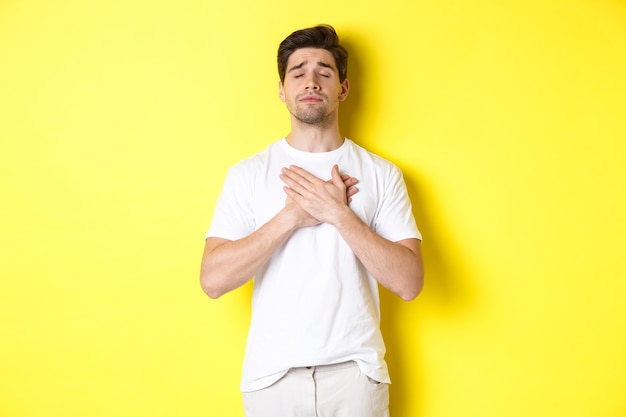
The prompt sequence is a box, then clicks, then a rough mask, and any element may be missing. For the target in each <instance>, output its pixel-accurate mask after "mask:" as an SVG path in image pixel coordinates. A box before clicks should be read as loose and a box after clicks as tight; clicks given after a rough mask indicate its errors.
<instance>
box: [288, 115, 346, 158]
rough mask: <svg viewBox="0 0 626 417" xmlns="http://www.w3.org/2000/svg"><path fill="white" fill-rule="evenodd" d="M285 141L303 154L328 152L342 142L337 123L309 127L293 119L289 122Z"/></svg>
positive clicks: (342, 138)
mask: <svg viewBox="0 0 626 417" xmlns="http://www.w3.org/2000/svg"><path fill="white" fill-rule="evenodd" d="M285 139H287V143H289V145H290V146H291V147H293V148H295V149H298V150H300V151H303V152H330V151H334V150H335V149H337V148H339V147H340V146H341V145H343V142H344V137H343V135H342V134H341V132H340V131H339V125H338V124H337V123H331V124H330V125H309V124H306V123H302V122H300V121H298V120H296V119H294V118H292V121H291V132H290V133H289V134H288V135H287V136H285Z"/></svg>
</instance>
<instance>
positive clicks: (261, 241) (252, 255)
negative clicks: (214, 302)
mask: <svg viewBox="0 0 626 417" xmlns="http://www.w3.org/2000/svg"><path fill="white" fill-rule="evenodd" d="M293 230H294V227H293V225H292V223H290V222H289V221H288V218H287V216H286V215H285V213H284V210H283V211H281V212H280V213H279V214H277V215H276V216H275V217H274V218H273V219H272V220H270V221H269V222H268V223H266V224H264V225H263V226H261V227H260V228H259V229H258V230H257V231H255V232H254V233H252V234H250V235H249V236H247V237H245V238H243V239H239V240H233V241H230V240H226V239H217V238H208V239H207V241H206V244H205V249H204V254H203V257H202V266H201V270H200V283H201V285H202V289H203V290H204V292H205V293H206V294H207V295H208V296H209V297H211V298H218V297H220V296H221V295H223V294H225V293H227V292H229V291H232V290H234V289H236V288H239V287H240V286H242V285H243V284H245V283H246V282H248V281H249V280H250V279H251V278H252V277H253V276H254V274H255V273H256V272H257V271H258V270H259V268H261V267H262V266H263V264H265V262H267V261H268V259H269V258H270V257H271V256H272V254H273V253H274V252H275V251H276V249H277V248H278V247H279V246H280V245H281V244H282V243H283V242H285V241H286V240H287V239H288V238H289V236H291V234H292V233H293Z"/></svg>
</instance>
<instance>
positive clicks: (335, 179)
mask: <svg viewBox="0 0 626 417" xmlns="http://www.w3.org/2000/svg"><path fill="white" fill-rule="evenodd" d="M330 175H331V178H332V180H333V183H334V184H335V185H339V184H343V180H342V179H341V175H340V174H339V165H337V164H335V165H333V168H332V169H331V171H330Z"/></svg>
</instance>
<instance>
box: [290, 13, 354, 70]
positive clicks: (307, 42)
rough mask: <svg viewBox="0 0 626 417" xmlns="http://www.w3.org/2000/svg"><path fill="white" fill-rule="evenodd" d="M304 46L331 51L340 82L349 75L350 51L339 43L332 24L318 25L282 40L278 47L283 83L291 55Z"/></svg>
mask: <svg viewBox="0 0 626 417" xmlns="http://www.w3.org/2000/svg"><path fill="white" fill-rule="evenodd" d="M302 48H319V49H325V50H327V51H328V52H330V53H331V54H332V56H333V57H334V58H335V65H336V66H337V72H338V73H339V82H344V80H345V79H346V77H347V76H348V51H347V50H346V48H344V47H343V46H341V45H340V44H339V37H338V36H337V32H335V29H334V28H333V27H332V26H330V25H318V26H315V27H312V28H308V29H301V30H297V31H295V32H293V33H292V34H291V35H289V36H287V37H286V38H285V40H283V41H282V42H281V44H280V46H279V47H278V75H279V76H280V82H281V83H284V81H285V73H286V71H287V62H288V61H289V57H290V56H291V54H293V53H294V52H295V51H296V50H298V49H302Z"/></svg>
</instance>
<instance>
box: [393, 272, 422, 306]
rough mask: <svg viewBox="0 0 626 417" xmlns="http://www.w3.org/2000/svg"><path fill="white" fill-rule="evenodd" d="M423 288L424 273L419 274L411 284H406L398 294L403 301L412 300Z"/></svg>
mask: <svg viewBox="0 0 626 417" xmlns="http://www.w3.org/2000/svg"><path fill="white" fill-rule="evenodd" d="M423 288H424V275H423V274H420V275H419V276H418V277H417V279H416V280H415V281H414V282H413V284H412V285H410V286H407V288H404V290H403V291H401V292H400V293H399V294H398V295H399V296H400V298H402V299H403V300H404V301H413V300H415V298H417V296H418V295H420V293H421V292H422V289H423Z"/></svg>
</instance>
